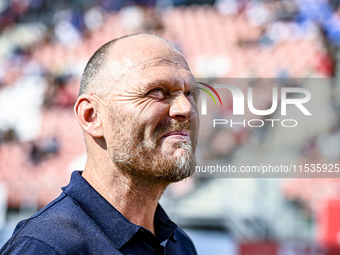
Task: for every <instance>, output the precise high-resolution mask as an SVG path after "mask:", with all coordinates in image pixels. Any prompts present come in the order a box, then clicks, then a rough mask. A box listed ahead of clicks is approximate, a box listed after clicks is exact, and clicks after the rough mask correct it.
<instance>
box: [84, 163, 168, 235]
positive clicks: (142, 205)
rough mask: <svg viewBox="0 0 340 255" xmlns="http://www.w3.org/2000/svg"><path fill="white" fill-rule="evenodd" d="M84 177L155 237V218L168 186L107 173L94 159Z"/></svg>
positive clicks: (116, 206)
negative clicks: (160, 200)
mask: <svg viewBox="0 0 340 255" xmlns="http://www.w3.org/2000/svg"><path fill="white" fill-rule="evenodd" d="M82 176H83V177H84V178H85V179H86V181H87V182H89V183H90V185H91V186H92V187H93V188H94V189H95V190H96V191H97V192H98V193H99V194H101V195H102V196H103V197H104V198H105V199H106V200H107V201H108V202H109V203H110V204H111V205H112V206H114V207H115V208H116V209H117V210H118V211H119V212H120V213H121V214H123V215H124V217H125V218H127V219H128V220H129V221H131V222H132V223H134V224H136V225H140V226H142V227H144V228H146V229H148V230H150V231H151V232H152V233H153V234H155V228H154V215H155V211H156V208H157V204H158V200H159V199H160V197H161V195H162V194H163V192H164V190H165V188H166V187H167V185H168V184H167V183H158V182H157V183H156V182H152V181H148V180H145V179H141V178H138V177H132V176H128V175H124V174H122V173H121V172H120V171H119V170H117V169H112V168H110V170H109V171H105V169H102V167H100V168H97V167H96V166H95V164H94V162H92V161H91V160H88V161H87V163H86V166H85V170H84V172H83V174H82Z"/></svg>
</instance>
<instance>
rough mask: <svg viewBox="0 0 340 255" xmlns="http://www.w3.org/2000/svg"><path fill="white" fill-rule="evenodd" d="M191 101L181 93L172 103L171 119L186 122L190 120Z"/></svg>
mask: <svg viewBox="0 0 340 255" xmlns="http://www.w3.org/2000/svg"><path fill="white" fill-rule="evenodd" d="M190 106H191V105H190V101H189V99H188V98H187V97H186V96H185V95H184V94H183V93H181V94H180V95H178V96H177V97H176V98H175V99H174V100H173V101H172V103H171V106H170V110H169V116H170V118H173V119H177V120H181V121H185V120H188V119H190Z"/></svg>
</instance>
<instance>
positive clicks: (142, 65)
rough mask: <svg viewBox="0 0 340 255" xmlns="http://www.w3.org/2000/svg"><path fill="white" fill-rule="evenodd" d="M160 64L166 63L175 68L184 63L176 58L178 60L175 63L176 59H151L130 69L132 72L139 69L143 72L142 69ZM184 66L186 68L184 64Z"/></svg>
mask: <svg viewBox="0 0 340 255" xmlns="http://www.w3.org/2000/svg"><path fill="white" fill-rule="evenodd" d="M156 60H158V61H156ZM181 60H182V61H181ZM153 62H154V63H153ZM162 62H166V63H168V64H171V65H175V66H183V64H184V63H185V62H184V61H183V59H180V58H178V60H177V61H176V59H175V60H169V59H166V58H164V57H157V58H152V59H149V60H146V61H144V62H142V63H139V64H136V65H134V66H133V67H131V70H134V69H136V68H140V69H142V70H143V69H146V68H148V67H150V66H155V65H159V64H161V63H162ZM184 66H185V67H186V68H187V65H186V64H185V65H184Z"/></svg>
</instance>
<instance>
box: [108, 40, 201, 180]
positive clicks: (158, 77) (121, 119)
mask: <svg viewBox="0 0 340 255" xmlns="http://www.w3.org/2000/svg"><path fill="white" fill-rule="evenodd" d="M155 48H156V49H157V45H156V46H155ZM159 48H160V49H157V50H155V49H152V50H151V52H149V53H147V54H146V56H147V57H145V58H143V59H141V60H138V61H134V63H132V64H131V63H130V64H131V65H130V68H129V69H128V70H129V72H128V73H127V75H126V76H125V78H123V79H122V80H121V81H120V82H119V85H116V87H115V90H114V91H113V93H112V97H111V99H110V100H109V102H110V118H109V119H110V124H111V125H110V128H111V130H110V132H111V135H110V137H109V138H107V146H108V150H109V153H110V156H111V158H112V160H113V162H114V163H115V164H116V165H117V166H118V168H120V169H121V170H122V171H123V172H124V173H127V174H130V175H133V176H138V177H141V178H146V179H148V180H162V181H166V182H174V181H179V180H182V179H184V178H185V177H188V176H189V175H190V174H191V173H192V172H193V171H194V168H195V164H196V161H195V156H194V152H195V147H196V143H197V136H198V114H197V105H196V104H197V95H195V94H194V92H193V91H196V90H195V89H194V88H195V86H196V82H195V79H194V77H193V76H192V74H191V72H190V70H189V68H188V66H187V64H186V62H185V60H184V58H183V57H182V56H181V55H180V54H179V53H178V52H176V51H174V50H172V49H171V48H169V46H167V45H164V43H163V45H161V46H159Z"/></svg>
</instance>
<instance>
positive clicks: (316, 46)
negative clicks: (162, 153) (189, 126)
mask: <svg viewBox="0 0 340 255" xmlns="http://www.w3.org/2000/svg"><path fill="white" fill-rule="evenodd" d="M339 5H340V1H338V0H328V1H327V0H281V1H280V0H266V1H265V0H263V1H261V0H217V1H214V0H139V1H138V0H135V1H132V0H131V1H122V0H121V1H119V0H117V1H111V0H101V1H94V0H82V1H81V0H67V1H66V0H58V1H53V0H0V183H1V185H0V246H2V245H3V244H4V242H5V241H6V240H7V239H8V238H9V236H10V235H11V233H12V231H13V229H14V227H15V225H16V223H17V222H18V221H19V220H20V219H22V218H24V217H27V216H29V215H31V214H32V213H34V212H35V211H37V210H38V209H40V208H42V207H43V206H45V205H46V204H47V203H48V202H50V201H51V200H53V199H54V198H55V197H57V196H58V195H59V194H60V192H61V190H60V187H62V186H65V185H66V184H67V183H68V181H69V177H70V173H71V172H72V171H74V170H81V169H83V167H84V164H85V158H86V155H85V146H84V142H83V137H82V133H81V130H80V127H79V126H78V123H77V122H76V119H75V118H74V116H73V108H72V107H73V104H74V102H75V100H76V98H77V93H78V88H79V84H80V75H81V73H82V71H83V69H84V67H85V64H86V62H87V60H88V59H89V58H90V56H91V55H92V54H93V53H94V51H95V50H96V49H97V48H98V47H100V46H101V45H102V44H104V43H106V42H107V41H109V40H111V39H113V38H117V37H119V36H122V35H124V34H130V33H135V32H141V31H146V32H151V33H155V34H158V35H160V36H162V37H164V38H166V39H168V40H169V41H171V42H172V43H173V44H174V45H175V46H176V47H177V48H178V49H179V50H180V51H181V52H182V53H183V54H184V55H185V57H186V58H187V60H188V62H189V65H190V67H191V69H192V72H193V73H194V75H195V76H196V77H202V78H205V77H218V78H277V77H280V78H306V77H309V78H311V77H312V78H313V77H314V78H322V79H327V78H332V80H330V82H329V83H328V85H323V88H322V91H323V92H322V93H321V94H320V95H322V96H320V100H321V101H322V103H323V104H326V105H328V108H327V109H328V111H329V112H328V113H327V114H326V113H325V114H326V116H327V118H328V119H327V120H328V122H327V123H329V125H326V126H324V127H323V128H322V129H316V130H315V131H314V132H312V133H311V132H306V134H304V135H302V136H301V137H300V138H299V141H298V142H296V143H294V142H293V143H291V144H290V146H291V147H292V149H293V150H294V151H295V152H296V153H297V155H298V157H299V162H308V163H311V161H313V162H337V163H340V143H339V141H340V122H339V112H340V111H339V106H340V103H339V102H340V100H339V99H340V92H339V91H340V89H339V85H338V78H339V76H340V65H338V63H340V62H339V61H340V51H339V46H340V8H339ZM203 124H204V123H203ZM207 128H208V127H204V126H203V127H202V129H207ZM223 132H224V133H223V136H224V137H228V139H229V141H230V142H229V143H228V144H223V145H222V146H216V147H215V148H217V149H216V152H215V153H217V155H222V156H225V157H222V158H223V159H224V160H227V162H232V160H234V158H235V157H237V158H242V157H244V156H246V153H247V148H249V143H250V141H254V140H255V141H259V140H261V139H262V138H261V137H263V134H261V133H258V132H250V131H249V130H247V129H242V130H226V131H223ZM216 137H218V136H216ZM216 137H215V138H213V139H215V140H216V141H217V140H218V138H216ZM268 137H269V138H268ZM204 138H205V137H203V143H204V141H205V140H204ZM267 139H270V136H267ZM263 144H265V142H261V143H260V142H258V143H255V145H254V143H252V147H251V148H252V149H259V148H263V146H264V145H263ZM200 146H201V147H202V148H203V147H204V146H205V145H204V144H202V143H201V145H200ZM261 146H262V147H261ZM161 204H163V206H164V207H165V208H166V209H167V211H168V212H169V214H170V216H171V217H172V218H173V220H174V221H175V222H177V223H178V224H179V225H181V226H183V227H184V228H185V229H186V230H187V232H188V233H189V234H190V235H191V236H192V238H193V240H194V242H195V245H196V247H197V250H198V253H199V254H201V255H205V254H214V255H220V254H232V255H237V254H240V255H247V254H261V255H263V254H265V255H267V254H268V255H272V254H273V255H274V254H282V255H283V254H289V255H295V254H297V255H300V254H301V255H305V254H308V255H309V254H311V255H312V254H313V255H314V254H339V253H336V251H337V250H338V248H339V247H340V179H202V178H198V177H193V178H190V179H188V180H185V181H184V182H181V183H178V184H175V185H171V186H170V187H169V189H168V190H167V191H166V193H165V194H164V196H163V198H162V200H161Z"/></svg>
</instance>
